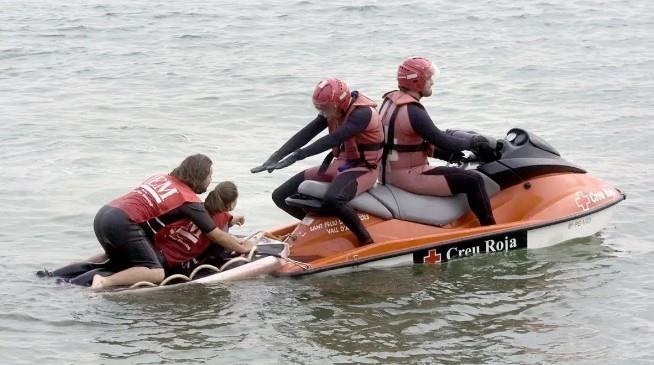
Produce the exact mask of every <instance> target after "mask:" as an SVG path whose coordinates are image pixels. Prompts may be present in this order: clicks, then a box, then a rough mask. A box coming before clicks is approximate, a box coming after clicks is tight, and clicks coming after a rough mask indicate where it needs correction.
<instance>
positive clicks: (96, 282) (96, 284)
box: [91, 274, 106, 289]
mask: <svg viewBox="0 0 654 365" xmlns="http://www.w3.org/2000/svg"><path fill="white" fill-rule="evenodd" d="M105 285H106V280H105V277H104V276H102V275H98V274H95V275H93V281H92V282H91V289H102V288H104V287H105Z"/></svg>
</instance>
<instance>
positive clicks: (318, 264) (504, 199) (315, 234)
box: [272, 173, 625, 276]
mask: <svg viewBox="0 0 654 365" xmlns="http://www.w3.org/2000/svg"><path fill="white" fill-rule="evenodd" d="M624 199H625V195H624V194H623V193H622V192H621V191H619V190H617V189H615V188H613V187H611V186H609V185H607V184H606V183H604V182H602V181H601V180H599V179H597V178H595V177H593V176H591V175H588V174H584V173H564V174H549V175H544V176H538V177H535V178H532V179H530V180H529V181H525V182H524V183H522V184H518V185H514V186H511V187H509V188H507V189H505V190H502V191H500V192H499V193H498V194H496V195H495V196H493V197H492V199H491V204H492V207H493V212H494V215H495V218H496V220H497V222H498V224H496V225H492V226H486V227H480V226H479V225H478V223H477V221H476V219H475V217H474V216H473V215H472V214H471V213H468V214H466V215H464V216H462V217H461V218H459V219H457V220H455V221H454V222H451V223H450V224H447V225H445V226H442V227H438V226H431V225H425V224H420V223H416V222H408V221H403V220H398V219H383V218H379V217H376V216H374V215H371V214H370V213H365V212H360V214H359V216H360V218H361V219H362V222H363V223H364V224H365V226H366V228H367V229H368V231H369V232H370V233H371V234H372V236H373V238H374V239H375V243H373V244H370V245H366V246H359V245H358V244H357V243H356V241H355V239H354V237H353V235H352V234H351V233H350V232H349V231H348V230H347V228H346V227H344V225H343V224H342V223H341V222H340V220H338V219H336V218H334V217H316V216H313V215H311V214H310V215H308V216H307V217H305V219H304V220H303V221H302V222H300V223H298V224H297V225H291V226H288V227H285V228H284V229H281V230H277V231H274V232H272V233H273V234H278V235H284V234H286V235H287V237H286V242H288V243H289V244H290V250H291V253H290V257H291V258H293V259H295V260H298V261H302V262H305V263H308V264H309V265H310V267H309V268H308V269H305V268H301V267H299V266H297V265H291V264H284V265H283V267H282V268H281V269H279V270H278V271H277V272H276V274H277V275H280V276H300V275H308V274H316V273H327V272H328V273H338V272H343V271H352V270H359V269H362V268H366V267H387V266H395V265H405V264H416V263H417V264H436V263H440V262H446V261H449V260H453V259H458V258H464V257H469V256H475V255H480V254H486V253H497V252H506V251H511V250H517V249H526V248H543V247H549V246H552V245H555V244H557V243H561V242H564V241H568V240H571V239H574V238H580V237H586V236H590V235H593V234H595V233H596V232H598V231H600V230H601V229H602V228H603V227H605V226H606V225H607V224H608V222H609V221H610V219H611V216H612V215H613V213H614V211H615V209H616V204H618V203H619V202H621V201H622V200H624Z"/></svg>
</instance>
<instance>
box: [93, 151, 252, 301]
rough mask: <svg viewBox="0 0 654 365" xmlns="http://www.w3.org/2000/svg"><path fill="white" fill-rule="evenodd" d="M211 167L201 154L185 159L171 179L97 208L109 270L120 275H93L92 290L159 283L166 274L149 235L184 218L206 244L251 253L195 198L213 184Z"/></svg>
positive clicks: (96, 225) (152, 181) (157, 178)
mask: <svg viewBox="0 0 654 365" xmlns="http://www.w3.org/2000/svg"><path fill="white" fill-rule="evenodd" d="M211 165H212V161H211V159H209V157H207V156H205V155H202V154H196V155H192V156H189V157H187V158H186V159H184V161H182V163H181V164H180V165H179V166H178V167H176V168H175V169H174V170H173V171H172V172H171V173H170V174H158V175H154V176H152V177H150V178H149V179H147V180H146V181H145V182H143V183H142V184H141V185H139V186H138V187H137V188H135V189H134V190H132V191H131V192H129V193H128V194H126V195H124V196H122V197H120V198H117V199H115V200H113V201H111V202H109V203H108V204H107V205H105V206H103V207H102V208H100V210H99V211H98V213H97V214H96V216H95V220H94V222H93V229H94V231H95V235H96V237H97V238H98V241H99V242H100V245H102V248H103V249H104V251H105V253H106V256H107V257H108V258H109V263H110V265H111V267H112V268H113V269H115V270H114V271H118V272H116V273H115V274H112V275H109V276H101V275H95V276H94V277H93V281H92V284H91V287H92V288H104V287H111V286H119V285H131V284H134V283H137V282H139V281H149V282H152V283H159V282H161V281H162V280H163V278H164V269H163V268H162V265H161V263H160V262H159V259H158V257H157V255H156V253H155V251H154V249H153V247H152V243H151V236H152V235H154V234H156V232H157V231H159V230H160V229H162V228H164V227H165V226H166V225H167V224H170V223H172V222H175V221H178V220H180V219H182V218H187V219H189V220H191V221H192V222H193V223H194V224H195V225H196V226H197V227H198V228H199V229H200V231H202V233H204V234H205V235H206V236H207V237H208V238H209V239H211V240H212V241H214V242H216V243H217V244H219V245H221V246H223V247H225V248H226V249H228V250H232V251H236V252H240V253H247V252H249V251H250V249H251V247H252V243H251V242H243V241H239V240H237V239H236V238H234V237H232V236H231V235H229V234H228V233H225V232H224V231H223V230H221V229H220V228H218V227H216V224H215V222H214V221H213V219H211V216H209V213H207V211H206V210H205V208H204V205H203V204H202V201H201V200H200V198H199V197H198V196H197V194H201V193H204V192H205V191H206V190H207V187H208V186H209V183H211V174H212V172H213V169H212V167H211ZM146 232H147V233H146Z"/></svg>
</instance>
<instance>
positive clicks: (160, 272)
mask: <svg viewBox="0 0 654 365" xmlns="http://www.w3.org/2000/svg"><path fill="white" fill-rule="evenodd" d="M148 276H149V278H150V279H149V280H147V281H149V282H151V283H155V284H156V283H160V282H162V281H163V279H164V277H165V276H166V274H165V272H164V269H163V268H161V267H155V268H150V269H149V270H148Z"/></svg>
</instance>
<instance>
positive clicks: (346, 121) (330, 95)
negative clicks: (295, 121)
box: [251, 78, 384, 244]
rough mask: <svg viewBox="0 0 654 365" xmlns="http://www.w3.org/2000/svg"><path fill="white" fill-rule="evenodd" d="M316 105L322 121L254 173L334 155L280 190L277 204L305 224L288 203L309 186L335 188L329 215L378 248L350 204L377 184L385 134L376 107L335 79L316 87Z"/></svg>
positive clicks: (326, 203) (328, 198)
mask: <svg viewBox="0 0 654 365" xmlns="http://www.w3.org/2000/svg"><path fill="white" fill-rule="evenodd" d="M313 105H314V106H315V108H316V109H317V110H318V112H319V113H318V115H317V116H316V117H315V118H314V119H313V120H312V121H311V122H309V124H308V125H306V126H305V127H304V128H302V129H301V130H300V131H298V132H297V133H296V134H295V135H294V136H293V137H291V139H290V140H288V141H287V142H286V143H285V144H284V145H283V146H282V147H281V148H279V149H278V150H277V151H276V152H274V153H273V154H272V155H271V156H270V158H268V160H266V162H264V163H263V164H262V165H261V166H258V167H255V168H253V169H252V170H251V171H252V172H253V173H257V172H261V171H264V170H268V172H272V171H273V170H275V169H281V168H285V167H287V166H289V165H291V164H293V163H295V162H296V161H299V160H302V159H304V158H307V157H309V156H313V155H316V154H318V153H321V152H324V151H327V150H329V149H331V152H330V153H329V155H327V158H325V160H324V161H323V164H322V165H321V166H315V167H312V168H310V169H307V170H304V171H302V172H300V173H299V174H297V175H295V176H293V177H292V178H290V179H289V180H288V181H286V182H285V183H283V184H282V185H280V186H279V187H278V188H277V189H275V191H274V192H273V194H272V198H273V201H274V202H275V204H276V205H277V206H278V207H279V208H281V209H283V210H285V211H286V212H287V213H288V214H290V215H292V216H293V217H295V218H297V219H302V218H304V215H305V213H304V211H303V210H302V209H300V208H296V207H292V206H289V205H288V204H286V202H285V199H286V198H287V197H289V196H291V195H293V194H294V193H296V192H297V189H298V187H299V186H300V183H302V182H303V181H304V180H315V181H324V182H331V184H330V185H329V188H328V189H327V192H326V194H325V196H324V200H323V207H322V208H323V211H324V212H326V213H328V214H335V215H336V216H338V217H339V218H340V219H341V221H343V223H344V224H345V225H346V226H347V227H348V228H349V229H350V230H351V231H352V233H354V235H355V236H356V238H357V239H358V240H359V242H360V243H361V244H368V243H372V242H373V239H372V237H371V236H370V233H368V231H367V230H366V229H365V227H364V226H363V223H362V222H361V220H360V219H359V217H358V215H357V214H356V213H355V211H354V210H353V209H352V208H351V207H350V206H349V205H348V204H347V203H348V202H349V201H350V200H352V199H353V198H354V197H356V196H357V195H359V194H361V193H363V192H365V191H367V190H369V189H370V188H372V187H373V186H374V184H375V182H376V181H377V175H378V171H377V170H378V164H379V161H380V159H381V155H382V147H383V146H382V142H383V139H384V132H383V129H382V125H381V122H380V120H379V114H378V113H377V110H376V109H375V107H376V103H375V102H374V101H372V100H370V99H369V98H367V97H366V96H365V95H363V94H362V93H360V92H358V91H353V92H350V90H349V88H348V86H347V84H346V83H345V82H343V81H341V80H338V79H334V78H332V79H326V80H322V81H320V82H319V83H318V85H317V86H316V87H315V89H314V92H313ZM324 129H327V130H328V132H329V134H328V135H327V136H324V137H322V138H320V139H318V140H316V141H315V142H314V143H312V144H310V145H308V146H305V147H303V146H304V145H305V144H307V143H308V142H309V141H311V139H313V138H314V137H315V136H316V135H318V134H319V133H320V132H321V131H323V130H324ZM334 158H335V159H334Z"/></svg>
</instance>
